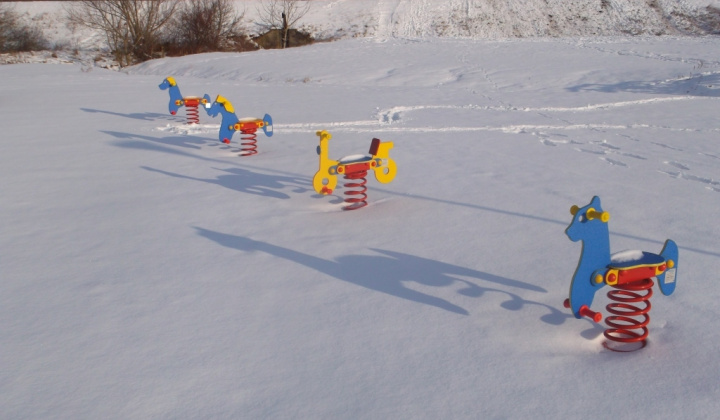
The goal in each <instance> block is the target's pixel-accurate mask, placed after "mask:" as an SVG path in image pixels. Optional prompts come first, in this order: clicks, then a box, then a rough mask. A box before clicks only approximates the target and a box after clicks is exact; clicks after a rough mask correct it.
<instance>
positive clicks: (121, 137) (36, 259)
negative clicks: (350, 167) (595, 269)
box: [0, 37, 720, 419]
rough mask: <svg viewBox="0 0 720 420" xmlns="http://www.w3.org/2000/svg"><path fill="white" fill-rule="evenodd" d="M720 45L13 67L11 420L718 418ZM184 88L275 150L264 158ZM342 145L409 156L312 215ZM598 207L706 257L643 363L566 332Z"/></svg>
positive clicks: (323, 51) (395, 43)
mask: <svg viewBox="0 0 720 420" xmlns="http://www.w3.org/2000/svg"><path fill="white" fill-rule="evenodd" d="M719 42H720V41H719V39H718V38H716V37H704V38H674V37H662V38H629V37H628V38H624V37H615V38H599V39H588V38H562V39H553V40H547V39H536V40H496V41H490V40H473V39H438V38H432V39H430V38H427V39H398V38H393V37H375V38H367V39H347V40H343V41H338V42H334V43H325V44H316V45H314V46H310V47H304V48H299V49H290V50H285V51H277V50H276V51H259V52H254V53H246V54H224V53H214V54H203V55H197V56H188V57H182V58H173V59H162V60H155V61H150V62H147V63H144V64H141V65H138V66H135V67H132V68H129V69H127V70H126V71H124V72H115V71H110V70H103V69H99V68H93V69H90V71H88V68H86V67H84V66H81V65H60V64H17V65H6V66H0V92H2V94H3V101H2V102H0V122H1V124H0V125H1V126H2V128H3V130H2V143H3V146H2V153H0V180H1V181H0V197H1V198H2V199H1V200H0V220H1V221H2V223H0V284H1V285H2V290H1V291H0V349H2V352H1V354H2V356H0V418H2V419H31V418H32V419H38V418H42V419H50V418H57V419H100V418H102V419H113V418H117V419H128V418H132V419H144V418H173V419H174V418H182V419H200V418H208V419H217V418H223V419H240V418H242V419H299V418H302V419H418V418H422V419H477V418H513V419H514V418H542V419H557V418H573V417H574V418H584V419H604V418H617V419H626V418H627V419H629V418H658V419H660V418H663V419H664V418H667V419H671V418H694V419H695V418H697V419H700V418H707V419H710V418H715V417H716V415H717V414H716V413H717V412H718V410H720V382H719V381H718V373H720V359H718V357H717V355H718V352H719V350H720V333H719V332H718V329H717V328H716V327H714V326H713V325H714V320H715V319H717V318H718V316H720V307H719V306H718V303H717V302H718V298H720V296H719V295H720V293H719V291H718V287H717V284H716V273H717V271H718V269H720V245H718V241H717V238H718V236H719V235H720V227H718V223H717V209H718V202H719V200H720V147H719V141H718V139H717V138H718V135H719V134H720V133H719V132H720V128H719V127H720V118H718V116H717V113H718V111H717V109H718V105H719V103H718V96H719V93H720V60H718V59H717V50H718V45H719V44H718V43H719ZM166 76H174V77H175V79H176V80H177V82H178V84H179V86H180V88H181V90H182V92H183V93H184V94H185V95H191V94H193V95H202V94H204V93H208V94H210V96H211V97H215V96H216V95H218V94H220V95H222V96H224V97H226V98H227V99H229V100H230V101H231V102H232V103H233V105H234V107H235V110H236V112H237V114H238V116H239V117H261V116H262V115H263V114H264V113H269V114H271V115H272V117H273V119H274V121H275V135H274V136H273V137H271V138H267V137H265V136H264V135H262V134H261V135H260V136H259V141H258V145H259V152H260V153H259V154H258V155H256V156H251V157H238V153H237V150H238V147H237V146H238V145H237V144H236V143H233V144H231V145H230V146H227V145H224V144H221V143H219V142H218V141H217V131H218V129H219V124H220V121H219V120H218V119H212V118H210V117H208V116H207V115H205V113H204V112H202V113H201V124H199V125H196V126H188V125H186V124H184V110H181V112H180V115H178V116H171V115H169V114H168V113H167V103H168V95H167V92H166V91H161V90H159V89H158V84H160V82H161V81H162V80H163V78H165V77H166ZM323 129H325V130H328V131H329V132H330V133H332V135H333V139H332V140H331V141H330V144H329V148H330V157H331V158H333V159H338V158H340V157H342V156H346V155H350V154H356V153H365V152H366V151H367V150H368V147H369V146H370V141H371V139H372V138H373V137H377V138H380V139H382V140H384V141H385V140H387V141H393V142H394V144H395V147H394V148H393V149H392V151H391V153H390V156H391V157H392V158H393V159H394V160H395V162H396V163H397V165H398V174H397V177H396V178H395V179H394V180H393V181H392V182H391V183H389V184H380V183H378V182H376V181H375V179H374V177H373V176H372V175H370V176H369V177H368V187H369V190H368V196H369V202H370V205H369V206H368V207H366V208H363V209H360V210H357V211H352V212H345V211H342V210H341V209H340V208H341V206H342V202H341V200H342V198H341V196H342V192H343V190H342V189H338V190H337V191H336V194H335V195H333V196H319V195H317V194H315V193H314V191H313V190H312V184H311V181H312V177H313V175H314V174H315V172H316V171H317V168H318V156H317V154H316V147H317V145H318V137H317V136H316V135H315V132H316V131H317V130H323ZM234 140H235V141H237V140H238V137H237V136H236V137H235V138H234ZM594 195H597V196H600V197H601V199H602V203H603V207H604V209H605V210H606V211H608V212H610V214H611V219H610V222H609V227H610V233H611V237H610V241H611V246H612V250H613V251H620V250H624V249H642V250H645V251H650V252H659V251H660V248H661V247H662V244H663V242H664V240H665V239H667V238H671V239H673V240H675V241H676V242H677V243H678V245H679V247H680V264H679V271H678V272H679V277H678V287H677V290H676V292H675V293H674V294H673V295H671V296H669V297H666V296H663V295H662V294H661V293H659V291H658V290H657V289H656V290H655V292H656V293H655V295H654V296H653V298H652V304H653V307H652V311H651V312H650V316H651V319H652V320H651V323H650V340H649V344H648V346H647V347H646V348H645V349H642V350H640V351H637V352H634V353H629V354H619V353H613V352H610V351H607V350H605V349H604V348H603V346H602V341H603V336H602V331H603V329H604V323H601V324H595V323H593V322H591V321H590V320H587V319H582V320H578V319H575V318H574V316H572V314H571V313H570V312H569V311H568V310H567V309H565V308H564V307H563V306H562V302H563V300H564V299H565V298H567V296H568V289H569V286H570V280H571V278H572V276H573V273H574V270H575V267H576V265H577V262H578V257H579V255H580V251H581V245H580V244H579V243H576V242H571V241H570V240H569V239H568V237H567V236H566V235H565V233H564V230H565V228H566V227H567V225H568V224H569V223H570V221H571V219H572V216H571V215H570V213H569V209H570V206H571V205H573V204H577V205H580V206H582V205H585V204H587V203H589V202H590V199H591V198H592V197H593V196H594ZM606 290H607V288H606V289H603V290H601V291H600V292H599V293H598V295H597V296H596V301H595V303H594V304H593V308H592V309H594V310H598V311H601V312H603V313H604V314H605V315H607V313H606V311H605V304H606V303H607V298H606V297H605V292H606ZM713 413H715V414H713Z"/></svg>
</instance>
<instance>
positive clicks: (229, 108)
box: [215, 95, 235, 114]
mask: <svg viewBox="0 0 720 420" xmlns="http://www.w3.org/2000/svg"><path fill="white" fill-rule="evenodd" d="M215 102H217V103H219V104H220V105H222V106H224V107H225V110H226V111H227V112H232V113H233V114H234V113H235V108H233V106H232V104H231V103H230V101H228V100H227V99H225V98H223V97H222V96H220V95H218V96H217V99H215Z"/></svg>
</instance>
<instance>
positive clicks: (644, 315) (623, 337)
mask: <svg viewBox="0 0 720 420" xmlns="http://www.w3.org/2000/svg"><path fill="white" fill-rule="evenodd" d="M654 284H655V283H654V282H653V281H652V279H644V280H639V281H636V282H632V283H627V284H624V285H615V286H613V287H614V288H615V290H611V291H609V292H608V294H607V296H608V298H609V299H610V300H613V301H614V302H616V303H609V304H608V305H607V307H606V309H607V311H608V312H609V313H611V314H613V315H611V316H608V317H607V318H605V323H606V324H607V326H608V328H607V329H606V330H605V332H604V335H605V338H607V339H608V340H610V341H605V343H603V345H604V346H605V348H607V349H608V350H612V351H620V352H629V351H635V350H640V349H641V348H643V347H645V345H646V344H647V337H648V328H647V326H648V324H649V323H650V315H649V312H650V308H651V307H652V305H650V298H651V297H652V294H653V292H652V287H653V285H654ZM643 292H644V293H643ZM639 303H644V304H645V305H644V307H640V306H636V304H639Z"/></svg>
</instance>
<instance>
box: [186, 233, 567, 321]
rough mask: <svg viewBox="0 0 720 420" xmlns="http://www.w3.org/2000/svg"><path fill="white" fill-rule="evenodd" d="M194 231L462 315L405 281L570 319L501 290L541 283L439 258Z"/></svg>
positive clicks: (536, 289)
mask: <svg viewBox="0 0 720 420" xmlns="http://www.w3.org/2000/svg"><path fill="white" fill-rule="evenodd" d="M195 229H196V230H197V233H198V235H200V236H202V237H205V238H207V239H210V240H211V241H213V242H216V243H217V244H219V245H222V246H224V247H227V248H231V249H236V250H239V251H244V252H258V251H259V252H265V253H267V254H270V255H272V256H275V257H278V258H283V259H285V260H288V261H292V262H295V263H297V264H301V265H303V266H306V267H308V268H311V269H313V270H317V271H319V272H321V273H324V274H327V275H329V276H332V277H334V278H336V279H338V280H342V281H345V282H348V283H352V284H355V285H358V286H361V287H364V288H367V289H370V290H375V291H378V292H381V293H386V294H388V295H391V296H395V297H398V298H401V299H406V300H409V301H413V302H417V303H421V304H424V305H429V306H434V307H436V308H439V309H444V310H446V311H450V312H453V313H456V314H460V315H469V312H468V311H467V310H466V309H464V308H462V307H460V306H458V305H456V304H454V303H452V302H449V301H447V300H445V299H442V298H440V297H437V296H432V295H429V294H427V293H423V292H419V291H417V290H413V289H411V288H409V287H407V286H406V284H411V283H416V284H418V285H421V286H432V287H450V286H457V287H458V290H457V293H458V294H460V295H463V296H468V297H474V298H478V297H481V296H482V295H484V294H485V293H501V294H504V295H507V296H508V297H509V299H508V300H506V301H504V302H502V303H501V304H500V306H501V307H502V308H504V309H506V310H510V311H518V310H521V309H523V307H525V305H539V306H542V307H544V308H547V309H548V310H550V314H546V315H543V316H542V317H541V318H540V319H541V320H542V321H543V322H546V323H548V324H552V325H559V324H562V323H563V322H564V321H565V319H568V318H570V317H571V315H569V314H565V313H563V312H561V311H559V310H557V309H556V308H553V307H551V306H549V305H545V304H543V303H540V302H535V301H531V300H527V299H524V298H522V297H520V296H519V295H517V294H515V293H511V292H508V291H506V290H503V289H502V288H507V287H514V288H518V289H523V290H527V291H532V292H539V293H547V291H546V290H545V289H543V288H542V287H539V286H536V285H534V284H530V283H526V282H522V281H518V280H513V279H509V278H506V277H501V276H497V275H494V274H490V273H486V272H482V271H478V270H473V269H469V268H464V267H459V266H456V265H452V264H448V263H443V262H440V261H435V260H430V259H427V258H422V257H416V256H413V255H408V254H404V253H400V252H394V251H388V250H382V249H375V248H372V249H371V251H373V252H376V253H377V254H380V255H344V256H340V257H337V258H335V259H334V260H328V259H323V258H319V257H316V256H313V255H309V254H305V253H302V252H298V251H294V250H292V249H289V248H285V247H281V246H277V245H273V244H270V243H267V242H263V241H256V240H254V239H250V238H247V237H243V236H236V235H229V234H226V233H221V232H215V231H212V230H208V229H203V228H199V227H195ZM369 267H371V272H370V271H369V270H368V268H369ZM378 273H382V275H378ZM456 276H465V277H472V278H476V279H478V280H481V281H483V282H486V283H491V284H494V285H496V286H497V287H486V286H480V285H478V284H476V283H474V282H471V281H467V280H463V279H461V278H459V277H456ZM499 287H502V288H499Z"/></svg>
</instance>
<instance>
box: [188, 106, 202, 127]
mask: <svg viewBox="0 0 720 420" xmlns="http://www.w3.org/2000/svg"><path fill="white" fill-rule="evenodd" d="M185 112H186V113H187V123H188V124H200V113H199V112H198V107H197V105H187V104H186V105H185Z"/></svg>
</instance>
